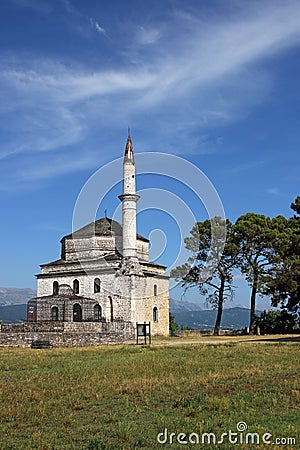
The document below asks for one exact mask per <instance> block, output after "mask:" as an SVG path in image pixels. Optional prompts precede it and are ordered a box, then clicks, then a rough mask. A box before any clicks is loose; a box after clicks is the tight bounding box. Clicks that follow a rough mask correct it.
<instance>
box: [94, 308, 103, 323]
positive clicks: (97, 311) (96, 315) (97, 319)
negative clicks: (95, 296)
mask: <svg viewBox="0 0 300 450" xmlns="http://www.w3.org/2000/svg"><path fill="white" fill-rule="evenodd" d="M101 319H102V308H101V306H100V305H99V303H98V304H97V305H95V306H94V321H95V322H100V320H101Z"/></svg>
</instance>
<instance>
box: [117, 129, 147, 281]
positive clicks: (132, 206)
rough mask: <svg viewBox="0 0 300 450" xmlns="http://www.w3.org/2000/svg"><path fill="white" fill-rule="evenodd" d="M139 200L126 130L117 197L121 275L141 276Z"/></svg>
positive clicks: (130, 147) (131, 152)
mask: <svg viewBox="0 0 300 450" xmlns="http://www.w3.org/2000/svg"><path fill="white" fill-rule="evenodd" d="M139 198H140V196H139V195H137V193H136V186H135V164H134V154H133V146H132V141H131V137H130V130H129V129H128V137H127V142H126V147H125V154H124V161H123V193H122V195H119V199H120V200H121V202H122V238H123V245H122V256H123V262H122V266H123V268H124V271H125V272H123V273H127V274H128V275H143V274H142V272H141V267H140V265H139V262H138V258H137V248H136V247H137V245H136V202H137V201H138V199H139Z"/></svg>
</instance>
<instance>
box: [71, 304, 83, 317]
mask: <svg viewBox="0 0 300 450" xmlns="http://www.w3.org/2000/svg"><path fill="white" fill-rule="evenodd" d="M73 322H82V308H81V306H80V305H79V303H75V305H74V306H73Z"/></svg>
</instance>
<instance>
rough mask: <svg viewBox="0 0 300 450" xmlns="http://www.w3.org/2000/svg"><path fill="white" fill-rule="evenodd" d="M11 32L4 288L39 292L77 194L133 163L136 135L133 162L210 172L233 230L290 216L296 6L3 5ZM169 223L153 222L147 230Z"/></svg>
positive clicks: (1, 176) (3, 151)
mask: <svg viewBox="0 0 300 450" xmlns="http://www.w3.org/2000/svg"><path fill="white" fill-rule="evenodd" d="M0 35H1V37H0V55H1V59H0V64H1V70H0V95H1V102H0V144H1V145H0V159H1V165H0V201H1V211H2V214H1V223H0V227H1V230H0V231H1V278H0V285H1V286H6V287H9V286H14V287H25V286H26V287H33V288H34V287H35V278H34V274H35V273H38V272H39V264H41V263H45V262H48V261H51V260H54V259H57V258H58V257H59V253H60V247H59V240H60V238H61V237H62V236H63V235H65V234H68V233H69V232H70V231H71V227H72V215H73V210H74V205H75V202H76V199H77V197H78V195H79V192H80V191H81V189H82V187H83V185H84V184H85V183H86V182H87V180H88V179H89V177H90V176H91V175H92V174H93V173H94V172H95V171H96V170H97V169H99V167H102V166H103V165H104V164H107V163H109V162H110V161H112V160H114V159H115V158H119V157H120V156H122V154H123V151H124V146H125V141H126V136H127V127H128V125H130V127H131V134H132V139H133V145H134V149H135V152H142V153H144V152H165V153H169V154H173V155H177V156H180V157H182V158H185V159H187V160H188V161H190V162H192V163H193V164H195V165H196V166H197V167H199V168H200V169H201V170H202V171H203V172H204V173H205V174H206V175H207V177H208V178H209V179H210V180H211V182H212V183H213V185H214V186H215V188H216V190H217V192H218V193H219V196H220V198H221V200H222V203H223V206H224V209H225V212H226V215H227V217H228V218H230V219H231V220H235V219H236V218H237V217H238V216H239V215H241V214H244V213H246V212H248V211H254V212H258V213H262V214H266V215H269V216H276V215H278V214H282V215H285V216H290V215H291V211H290V209H289V205H290V203H291V201H293V200H294V198H295V197H296V196H297V195H298V194H299V183H298V179H299V176H298V174H299V144H300V135H299V128H300V101H299V100H300V89H299V87H300V3H299V2H298V1H289V0H286V1H276V0H272V1H263V0H260V1H251V2H248V1H242V0H232V1H230V0H228V1H226V2H224V1H222V0H216V1H214V0H211V1H204V0H203V1H202V0H196V1H193V0H187V1H184V2H183V1H179V0H178V1H176V0H164V1H155V0H143V1H142V0H140V1H138V0H130V1H126V2H124V1H121V0H119V1H117V0H111V1H102V0H98V1H97V0H2V1H1V3H0ZM137 171H138V167H137ZM143 183H144V184H146V182H145V181H143V180H140V185H139V187H141V186H144V184H143ZM151 183H152V185H151ZM151 183H150V184H149V186H150V185H151V186H154V187H156V186H157V185H158V186H159V181H158V180H156V179H155V177H152V178H151ZM166 188H167V187H166V185H164V187H163V189H166ZM169 189H172V187H171V184H170V185H169ZM116 193H117V192H116ZM178 195H179V196H180V195H181V194H180V192H179V193H178ZM185 201H187V202H188V200H185ZM191 202H192V203H193V201H192V200H191ZM112 203H113V201H112ZM112 203H110V202H108V203H107V205H106V207H107V209H108V214H109V215H111V214H112V211H110V207H111V208H112ZM193 206H194V208H195V204H193ZM195 214H196V216H197V219H198V220H202V219H204V218H206V217H204V215H203V211H202V210H201V207H200V208H199V213H195ZM198 214H199V216H198ZM102 215H103V212H101V211H100V210H99V217H100V216H102ZM160 221H161V222H162V223H164V219H163V218H161V217H160V216H159V214H158V213H157V212H154V213H153V216H152V217H151V215H150V216H149V215H148V216H147V219H146V218H145V219H143V216H142V215H141V217H140V220H139V231H140V232H141V233H143V234H147V235H149V233H150V232H151V229H152V230H154V229H156V228H159V225H158V222H160ZM157 236H158V235H157ZM158 239H159V236H158ZM174 239H175V241H177V240H178V236H177V237H175V238H174ZM168 243H169V245H172V233H171V236H169V237H168ZM165 258H167V259H168V255H167V256H166V255H165ZM160 261H161V262H162V263H165V264H169V261H168V260H164V257H163V256H162V257H161V259H160ZM240 292H241V294H240V297H239V298H237V303H243V302H247V295H248V293H245V291H244V290H243V289H242V288H241V291H240ZM244 296H246V299H245V297H244Z"/></svg>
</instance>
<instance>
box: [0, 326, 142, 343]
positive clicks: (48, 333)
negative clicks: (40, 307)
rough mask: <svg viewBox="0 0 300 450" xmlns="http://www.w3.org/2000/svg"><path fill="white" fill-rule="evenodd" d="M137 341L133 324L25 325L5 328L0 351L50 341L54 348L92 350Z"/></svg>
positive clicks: (0, 334) (0, 336) (1, 332)
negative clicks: (87, 348)
mask: <svg viewBox="0 0 300 450" xmlns="http://www.w3.org/2000/svg"><path fill="white" fill-rule="evenodd" d="M134 338H135V333H134V328H133V326H132V324H131V323H130V322H113V323H101V322H98V323H97V322H94V323H66V322H64V323H61V322H44V323H28V322H25V323H22V324H5V325H1V330H0V347H11V346H13V347H30V346H31V343H32V341H49V342H50V344H51V345H52V346H53V347H88V346H98V345H105V344H119V343H122V342H125V341H130V340H133V339H134Z"/></svg>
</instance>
